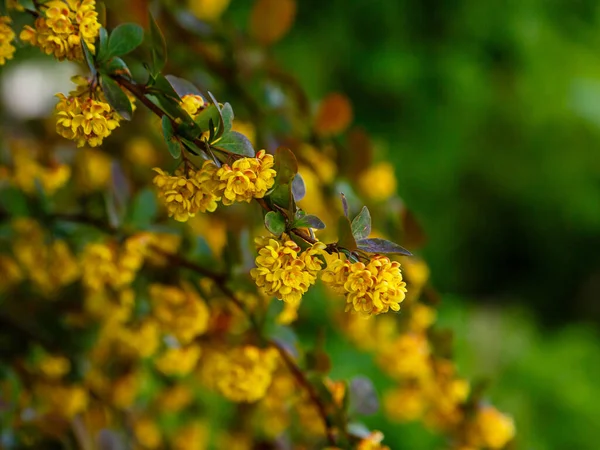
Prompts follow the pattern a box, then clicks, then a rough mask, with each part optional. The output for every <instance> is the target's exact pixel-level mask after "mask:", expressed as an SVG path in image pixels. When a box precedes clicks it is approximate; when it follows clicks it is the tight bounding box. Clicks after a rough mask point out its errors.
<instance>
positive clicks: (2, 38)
mask: <svg viewBox="0 0 600 450" xmlns="http://www.w3.org/2000/svg"><path fill="white" fill-rule="evenodd" d="M11 22H12V20H11V19H10V17H8V16H0V65H4V64H6V60H8V59H12V58H13V55H14V54H15V46H14V45H12V43H13V41H14V40H15V32H14V31H13V29H12V28H11V27H10V23H11Z"/></svg>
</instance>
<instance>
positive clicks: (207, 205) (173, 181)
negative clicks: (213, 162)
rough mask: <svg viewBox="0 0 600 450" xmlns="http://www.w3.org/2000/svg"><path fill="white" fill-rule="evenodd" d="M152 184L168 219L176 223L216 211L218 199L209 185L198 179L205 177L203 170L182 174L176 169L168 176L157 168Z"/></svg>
mask: <svg viewBox="0 0 600 450" xmlns="http://www.w3.org/2000/svg"><path fill="white" fill-rule="evenodd" d="M154 171H155V172H157V173H158V175H156V176H155V177H154V180H153V183H154V185H155V186H156V187H157V188H158V189H159V194H158V195H159V198H162V200H163V201H164V203H165V205H166V207H167V212H168V213H169V217H174V218H175V220H177V221H178V222H186V221H187V220H188V219H189V218H190V217H194V216H195V215H196V213H198V212H206V211H210V212H212V211H214V210H215V209H217V201H218V200H219V197H218V196H217V195H215V192H214V190H211V189H209V185H208V184H206V183H202V182H201V181H200V179H201V178H202V177H204V176H205V174H204V172H205V169H204V168H202V169H201V170H200V171H198V172H196V171H194V170H193V169H188V170H187V172H184V170H182V169H178V170H177V171H176V172H175V175H174V176H173V175H170V174H168V173H166V172H164V171H163V170H161V169H159V168H154Z"/></svg>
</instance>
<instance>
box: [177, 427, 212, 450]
mask: <svg viewBox="0 0 600 450" xmlns="http://www.w3.org/2000/svg"><path fill="white" fill-rule="evenodd" d="M208 435H209V428H208V426H207V424H205V423H202V422H192V423H189V424H187V425H185V426H183V427H182V428H179V429H177V432H176V436H175V438H174V439H173V445H172V448H173V450H205V449H206V448H208V445H207V444H208Z"/></svg>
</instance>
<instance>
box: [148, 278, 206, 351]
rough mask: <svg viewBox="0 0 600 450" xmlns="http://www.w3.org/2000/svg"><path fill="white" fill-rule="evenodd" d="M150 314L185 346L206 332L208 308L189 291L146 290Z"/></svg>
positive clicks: (157, 287)
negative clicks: (150, 308) (150, 305)
mask: <svg viewBox="0 0 600 450" xmlns="http://www.w3.org/2000/svg"><path fill="white" fill-rule="evenodd" d="M150 300H151V302H152V306H153V313H154V316H155V317H156V319H157V320H158V321H159V323H160V324H161V327H162V328H163V330H164V331H165V332H167V333H170V334H172V335H173V336H175V337H176V338H177V340H178V341H179V342H180V343H181V344H188V343H190V342H192V340H193V339H194V338H195V337H196V336H199V335H201V334H202V333H204V332H205V331H206V330H207V328H208V320H209V310H208V306H206V303H205V302H204V300H202V298H201V297H200V296H199V295H198V293H197V292H196V291H195V290H193V289H192V288H191V287H189V286H186V287H185V289H180V288H178V287H175V286H166V285H161V284H153V285H151V286H150Z"/></svg>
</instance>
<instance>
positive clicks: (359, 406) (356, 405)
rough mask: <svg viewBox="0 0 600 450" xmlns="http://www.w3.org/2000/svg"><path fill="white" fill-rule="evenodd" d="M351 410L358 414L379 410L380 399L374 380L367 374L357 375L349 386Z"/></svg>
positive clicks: (372, 412) (369, 413)
mask: <svg viewBox="0 0 600 450" xmlns="http://www.w3.org/2000/svg"><path fill="white" fill-rule="evenodd" d="M348 395H349V396H350V399H349V400H350V410H351V411H353V412H357V413H358V414H363V415H366V416H367V415H371V414H375V413H376V412H377V411H378V410H379V399H378V398H377V392H376V391H375V386H373V382H372V381H371V380H370V379H369V378H367V377H365V376H360V375H359V376H356V377H354V378H353V379H352V380H351V381H350V386H349V388H348Z"/></svg>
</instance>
